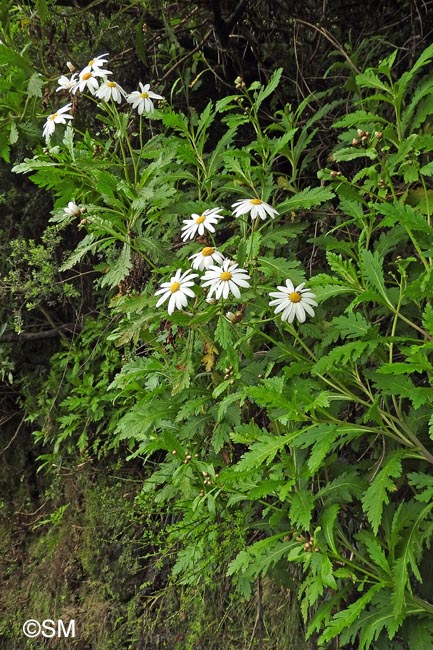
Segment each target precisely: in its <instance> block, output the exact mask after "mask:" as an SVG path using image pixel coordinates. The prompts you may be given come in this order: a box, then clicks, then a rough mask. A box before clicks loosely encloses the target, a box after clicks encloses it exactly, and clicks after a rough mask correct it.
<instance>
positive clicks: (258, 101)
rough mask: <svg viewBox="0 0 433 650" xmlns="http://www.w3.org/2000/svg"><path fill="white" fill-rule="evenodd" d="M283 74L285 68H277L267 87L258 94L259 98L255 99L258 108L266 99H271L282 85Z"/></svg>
mask: <svg viewBox="0 0 433 650" xmlns="http://www.w3.org/2000/svg"><path fill="white" fill-rule="evenodd" d="M282 74H283V68H277V70H275V72H274V73H273V74H272V76H271V78H270V79H269V81H268V83H267V85H266V86H265V87H264V88H263V87H262V88H261V90H260V91H259V92H258V94H257V96H256V97H255V98H254V99H255V105H256V107H257V108H259V106H260V105H261V104H262V103H263V101H264V100H265V99H266V97H269V95H271V94H272V93H273V92H274V90H275V89H276V87H277V86H278V84H279V83H280V79H281V75H282Z"/></svg>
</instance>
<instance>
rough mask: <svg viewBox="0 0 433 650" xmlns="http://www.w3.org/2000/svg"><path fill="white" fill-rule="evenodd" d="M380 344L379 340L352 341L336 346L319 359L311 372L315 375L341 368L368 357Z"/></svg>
mask: <svg viewBox="0 0 433 650" xmlns="http://www.w3.org/2000/svg"><path fill="white" fill-rule="evenodd" d="M378 345H379V341H374V340H373V341H351V342H350V343H345V344H344V345H340V346H338V347H334V348H333V350H331V352H329V353H328V354H326V355H324V356H323V357H321V358H320V359H319V361H317V362H316V363H315V364H314V365H313V367H312V369H311V372H312V373H313V374H314V375H323V374H326V373H327V372H333V371H334V370H341V368H342V367H343V366H344V365H346V364H347V363H349V362H352V363H354V362H355V361H358V359H360V358H361V357H363V356H365V357H368V356H369V355H370V354H371V353H372V352H373V351H374V350H375V349H376V348H377V346H378Z"/></svg>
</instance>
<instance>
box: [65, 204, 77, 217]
mask: <svg viewBox="0 0 433 650" xmlns="http://www.w3.org/2000/svg"><path fill="white" fill-rule="evenodd" d="M63 212H64V213H65V215H66V216H68V217H77V216H78V215H81V210H80V208H79V207H78V205H77V204H76V203H75V202H74V201H69V203H68V206H67V207H66V208H63Z"/></svg>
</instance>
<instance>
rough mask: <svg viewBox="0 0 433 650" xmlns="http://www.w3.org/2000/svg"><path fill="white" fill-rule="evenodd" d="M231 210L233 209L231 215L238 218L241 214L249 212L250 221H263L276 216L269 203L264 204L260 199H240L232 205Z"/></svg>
mask: <svg viewBox="0 0 433 650" xmlns="http://www.w3.org/2000/svg"><path fill="white" fill-rule="evenodd" d="M232 208H234V210H233V214H234V216H235V217H240V216H241V214H247V212H249V213H250V214H251V219H256V218H257V217H260V219H263V220H264V219H266V217H268V216H269V217H272V219H273V218H274V217H275V215H276V214H278V212H277V211H276V210H275V208H272V207H271V206H270V205H269V203H265V201H262V200H261V199H241V200H240V201H236V203H233V205H232Z"/></svg>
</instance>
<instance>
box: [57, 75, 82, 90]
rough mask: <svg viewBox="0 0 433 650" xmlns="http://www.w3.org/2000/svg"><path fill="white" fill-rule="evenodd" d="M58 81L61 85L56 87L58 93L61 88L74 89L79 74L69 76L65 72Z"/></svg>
mask: <svg viewBox="0 0 433 650" xmlns="http://www.w3.org/2000/svg"><path fill="white" fill-rule="evenodd" d="M57 83H58V84H59V85H58V87H57V88H56V93H58V92H59V90H72V88H73V86H75V84H76V83H77V75H76V74H73V75H71V76H70V77H67V76H66V75H65V74H62V76H61V77H59V79H58V81H57Z"/></svg>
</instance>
